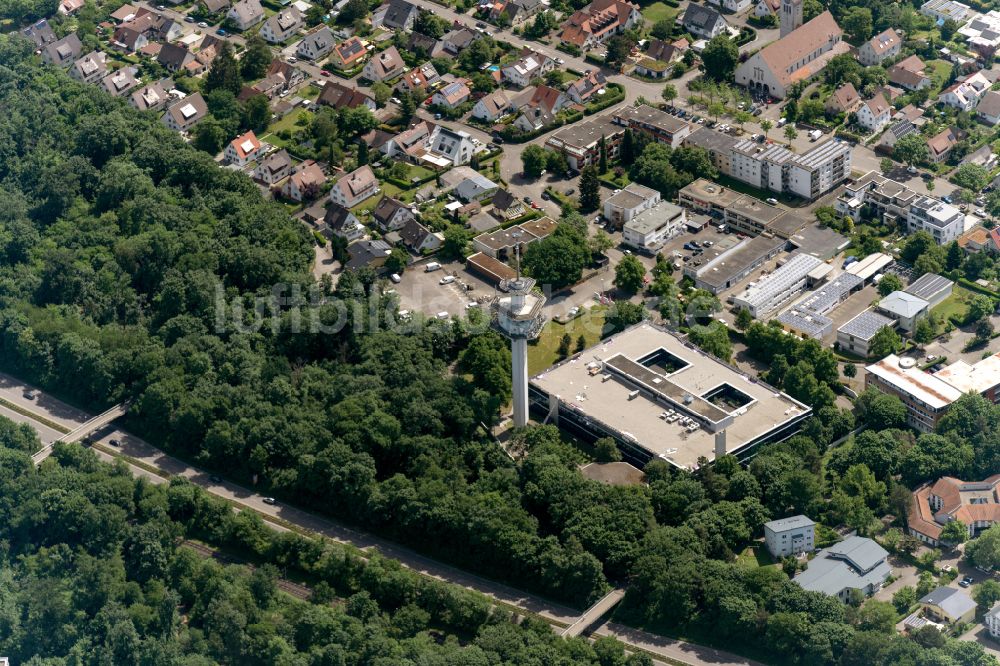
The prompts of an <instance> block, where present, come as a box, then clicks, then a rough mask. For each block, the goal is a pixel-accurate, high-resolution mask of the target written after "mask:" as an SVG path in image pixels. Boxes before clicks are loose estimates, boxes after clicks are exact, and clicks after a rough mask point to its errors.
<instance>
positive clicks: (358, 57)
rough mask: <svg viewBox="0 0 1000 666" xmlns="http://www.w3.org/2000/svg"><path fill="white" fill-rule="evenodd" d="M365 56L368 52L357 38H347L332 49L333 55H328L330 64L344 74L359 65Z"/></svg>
mask: <svg viewBox="0 0 1000 666" xmlns="http://www.w3.org/2000/svg"><path fill="white" fill-rule="evenodd" d="M367 55H368V50H367V49H366V48H365V44H364V42H362V41H361V39H360V38H359V37H357V36H354V37H348V38H347V39H345V40H344V41H342V42H341V43H339V44H337V45H336V46H335V47H333V53H332V54H331V55H330V64H331V65H333V66H334V68H336V69H339V70H341V71H344V72H346V71H348V70H351V69H353V68H355V67H357V66H358V65H360V64H361V61H362V60H363V59H364V58H365V56H367Z"/></svg>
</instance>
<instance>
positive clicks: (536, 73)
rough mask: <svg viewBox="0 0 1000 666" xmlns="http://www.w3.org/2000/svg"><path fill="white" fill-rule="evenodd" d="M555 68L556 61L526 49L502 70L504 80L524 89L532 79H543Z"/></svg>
mask: <svg viewBox="0 0 1000 666" xmlns="http://www.w3.org/2000/svg"><path fill="white" fill-rule="evenodd" d="M553 68H555V61H554V60H552V58H549V57H548V56H546V55H544V54H541V53H538V52H537V51H532V50H530V49H525V50H523V51H521V54H520V57H519V58H518V59H517V60H515V61H514V62H512V63H511V64H509V65H505V66H504V67H503V68H502V70H501V71H502V72H503V80H504V81H506V82H507V83H510V84H511V85H514V86H517V87H518V88H524V87H525V86H527V85H529V84H530V83H531V80H532V79H535V78H541V77H543V76H545V75H546V74H548V73H549V72H551V71H552V70H553Z"/></svg>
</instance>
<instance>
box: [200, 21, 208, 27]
mask: <svg viewBox="0 0 1000 666" xmlns="http://www.w3.org/2000/svg"><path fill="white" fill-rule="evenodd" d="M198 27H199V28H207V27H208V24H207V23H205V22H204V21H198Z"/></svg>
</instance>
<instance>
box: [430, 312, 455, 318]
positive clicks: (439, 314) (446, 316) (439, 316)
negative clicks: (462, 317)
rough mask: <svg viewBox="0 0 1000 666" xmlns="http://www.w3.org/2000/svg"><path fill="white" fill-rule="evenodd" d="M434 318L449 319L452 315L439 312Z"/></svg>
mask: <svg viewBox="0 0 1000 666" xmlns="http://www.w3.org/2000/svg"><path fill="white" fill-rule="evenodd" d="M434 316H435V317H437V318H438V319H447V318H448V317H450V316H451V315H450V314H448V313H447V312H444V311H441V312H438V313H437V314H436V315H434Z"/></svg>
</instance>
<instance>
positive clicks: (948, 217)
mask: <svg viewBox="0 0 1000 666" xmlns="http://www.w3.org/2000/svg"><path fill="white" fill-rule="evenodd" d="M866 205H867V206H869V207H870V209H871V211H872V214H873V215H874V216H876V217H879V218H881V219H884V220H885V221H886V222H895V223H896V224H899V225H901V226H905V228H906V230H907V231H908V232H909V233H914V232H916V231H926V232H928V233H929V234H930V235H931V236H933V237H934V240H936V241H937V242H938V243H940V244H942V245H944V244H945V243H950V242H951V241H953V240H955V239H957V238H958V237H959V236H961V235H962V233H963V232H964V231H965V215H964V214H963V213H962V211H960V210H959V209H958V208H956V207H955V206H952V205H951V204H946V203H944V202H943V201H941V200H939V199H935V198H933V197H928V196H922V195H918V194H917V193H916V192H914V191H913V190H911V189H910V188H908V187H906V186H905V185H903V184H902V183H898V182H896V181H894V180H890V179H888V178H886V177H885V176H883V175H881V174H879V173H875V172H874V171H869V172H868V173H867V174H865V175H864V176H862V177H861V178H859V179H858V180H856V181H855V182H853V183H851V184H850V185H849V186H848V187H847V188H846V189H845V190H844V193H843V194H842V195H840V196H839V197H838V198H837V202H836V205H835V207H836V209H837V212H838V213H840V214H841V215H847V216H850V217H851V218H852V219H854V221H855V222H857V221H858V220H860V219H861V211H862V209H863V208H864V206H866Z"/></svg>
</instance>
